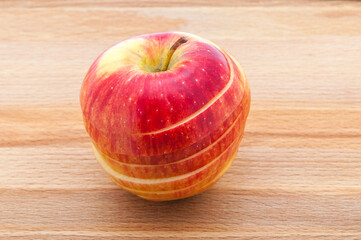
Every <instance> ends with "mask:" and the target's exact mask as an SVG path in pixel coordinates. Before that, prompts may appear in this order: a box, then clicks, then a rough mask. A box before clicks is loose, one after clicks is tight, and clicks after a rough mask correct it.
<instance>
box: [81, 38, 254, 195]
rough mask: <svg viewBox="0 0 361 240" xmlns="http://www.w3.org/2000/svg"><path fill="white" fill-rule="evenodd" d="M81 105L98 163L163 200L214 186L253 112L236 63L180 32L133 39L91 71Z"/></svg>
mask: <svg viewBox="0 0 361 240" xmlns="http://www.w3.org/2000/svg"><path fill="white" fill-rule="evenodd" d="M80 103H81V109H82V113H83V120H84V125H85V128H86V130H87V132H88V134H89V135H90V137H91V139H92V146H93V150H94V153H95V156H96V159H97V160H98V162H99V164H100V165H101V166H102V167H103V168H104V170H105V171H106V172H107V173H108V174H109V176H110V178H111V179H112V180H113V181H114V182H115V183H116V184H118V185H119V186H120V187H122V188H124V189H125V190H127V191H129V192H132V193H134V194H136V195H138V196H139V197H142V198H145V199H149V200H154V201H165V200H174V199H180V198H185V197H189V196H192V195H195V194H197V193H200V192H202V191H204V190H206V189H208V188H209V187H211V186H212V185H213V184H214V183H215V182H216V181H217V180H218V179H220V177H221V176H222V175H223V174H224V173H225V172H226V171H227V169H228V168H229V167H230V165H231V164H232V161H233V159H234V158H235V156H236V154H237V150H238V146H239V144H240V142H241V139H242V136H243V132H244V128H245V123H246V119H247V116H248V113H249V109H250V89H249V83H248V80H247V78H246V77H245V75H244V72H243V70H242V68H241V66H240V65H239V63H238V62H237V61H236V60H235V59H234V57H232V56H231V55H230V54H229V53H227V52H225V51H224V50H222V49H221V48H219V47H218V46H217V45H216V44H214V43H212V42H210V41H208V40H205V39H202V38H200V37H197V36H195V35H192V34H189V33H183V32H165V33H154V34H148V35H141V36H136V37H133V38H130V39H127V40H125V41H122V42H120V43H119V44H117V45H115V46H113V47H111V48H109V49H108V50H106V51H105V52H103V53H102V54H101V55H100V56H99V57H98V58H97V59H96V60H95V62H94V63H93V64H92V65H91V67H90V69H89V71H88V73H87V74H86V76H85V79H84V81H83V84H82V87H81V92H80Z"/></svg>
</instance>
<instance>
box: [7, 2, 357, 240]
mask: <svg viewBox="0 0 361 240" xmlns="http://www.w3.org/2000/svg"><path fill="white" fill-rule="evenodd" d="M289 4H291V5H289ZM172 30H177V31H186V32H191V33H194V34H197V35H200V36H202V37H204V38H207V39H210V40H212V41H214V42H215V43H217V44H218V45H219V46H221V47H222V48H224V49H226V50H227V51H229V52H231V53H232V54H233V55H234V56H235V57H236V58H237V59H238V60H239V61H240V63H241V64H242V66H243V67H244V69H245V72H246V75H247V76H248V78H249V80H250V84H251V91H252V105H251V112H250V115H249V119H248V122H247V126H246V132H245V136H244V139H243V141H242V144H241V146H240V148H239V153H238V155H237V158H236V160H235V161H234V164H233V165H232V167H231V168H230V169H229V171H228V172H227V173H226V174H225V176H224V177H223V178H222V179H221V180H220V181H219V182H218V183H217V184H216V185H215V186H214V187H213V188H212V189H210V190H209V191H207V192H205V193H203V194H201V195H198V196H195V197H192V198H189V199H185V200H180V201H173V202H165V203H155V202H149V201H145V200H142V199H140V198H138V197H136V196H133V195H131V194H129V193H127V192H125V191H123V190H121V189H120V188H118V187H117V186H116V185H115V184H113V183H112V182H111V181H110V180H109V178H108V177H107V176H106V174H105V173H104V171H103V170H102V169H101V168H100V167H99V166H98V164H97V162H96V160H95V159H94V156H93V154H92V151H91V147H90V140H89V138H88V136H87V134H86V132H85V130H84V127H83V124H82V118H81V112H80V106H79V89H80V86H81V82H82V80H83V77H84V76H85V73H86V72H87V70H88V68H89V66H90V64H91V63H92V62H93V60H94V59H95V58H96V57H97V56H98V55H99V54H100V53H101V52H102V51H103V50H105V49H106V48H108V47H110V46H111V45H113V44H115V43H117V42H119V41H121V40H124V39H126V38H128V37H131V36H134V35H138V34H144V33H150V32H160V31H172ZM0 53H1V54H0V238H1V239H202V238H203V239H221V238H224V239H361V2H358V1H320V2H319V1H294V2H292V3H291V1H275V0H272V1H256V2H254V1H250V0H248V1H213V2H208V1H206V0H192V1H191V0H189V1H188V0H179V1H178V0H171V1H165V0H164V1H163V0H160V1H154V2H153V1H147V0H142V1H137V2H133V1H122V2H118V1H116V0H109V1H105V3H99V2H95V1H89V2H85V1H82V0H75V1H54V0H50V1H41V0H36V1H20V0H19V1H10V0H5V1H1V2H0Z"/></svg>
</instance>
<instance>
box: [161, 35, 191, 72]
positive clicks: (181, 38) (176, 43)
mask: <svg viewBox="0 0 361 240" xmlns="http://www.w3.org/2000/svg"><path fill="white" fill-rule="evenodd" d="M187 41H188V40H187V39H186V38H185V37H180V38H179V39H178V40H177V41H176V42H175V43H174V44H173V45H172V47H171V48H170V50H169V52H168V55H167V58H166V59H165V61H164V64H163V67H162V71H166V70H167V69H168V65H169V63H170V59H171V58H172V56H173V53H174V52H175V50H176V49H177V48H178V47H179V46H180V45H182V44H183V43H186V42H187Z"/></svg>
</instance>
